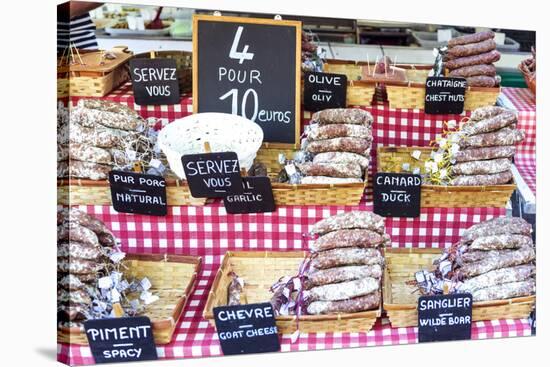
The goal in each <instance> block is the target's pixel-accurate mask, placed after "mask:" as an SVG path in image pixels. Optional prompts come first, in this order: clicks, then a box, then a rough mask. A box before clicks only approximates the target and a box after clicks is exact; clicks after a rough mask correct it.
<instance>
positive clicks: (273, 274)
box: [203, 251, 380, 334]
mask: <svg viewBox="0 0 550 367" xmlns="http://www.w3.org/2000/svg"><path fill="white" fill-rule="evenodd" d="M305 256H306V252H303V251H291V252H268V251H266V252H263V251H261V252H260V251H258V252H252V251H245V252H227V253H226V254H225V257H224V259H223V262H222V264H221V266H220V269H219V270H218V273H217V274H216V278H215V279H214V284H213V285H212V288H211V290H210V294H209V295H208V300H207V301H206V307H205V309H204V314H203V316H204V318H205V319H206V320H208V321H210V323H211V324H212V325H213V326H214V327H215V326H216V325H215V322H214V314H213V309H214V307H218V306H224V305H226V304H227V287H228V285H229V282H230V280H231V277H230V276H229V275H228V274H229V273H230V272H231V271H234V272H235V273H236V274H238V275H239V276H240V277H242V278H243V279H244V280H245V288H244V293H245V297H246V300H247V303H256V302H267V301H269V300H270V299H271V295H272V293H271V292H270V291H269V288H270V287H271V286H272V285H273V283H275V282H276V281H277V280H278V279H279V278H281V277H282V276H284V275H294V274H296V273H297V271H298V268H299V265H300V262H301V261H302V260H303V259H304V257H305ZM379 316H380V310H372V311H365V312H357V313H349V314H338V315H306V316H302V317H300V321H299V327H300V332H303V333H320V332H367V331H369V330H370V329H371V328H372V326H373V325H374V323H375V322H376V319H377V318H378V317H379ZM276 324H277V328H278V331H279V333H282V334H290V333H293V332H294V331H296V319H295V316H277V317H276Z"/></svg>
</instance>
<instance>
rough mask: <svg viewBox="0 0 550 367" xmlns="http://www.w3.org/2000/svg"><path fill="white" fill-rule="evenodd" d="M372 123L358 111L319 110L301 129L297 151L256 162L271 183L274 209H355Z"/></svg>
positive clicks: (364, 182) (364, 181)
mask: <svg viewBox="0 0 550 367" xmlns="http://www.w3.org/2000/svg"><path fill="white" fill-rule="evenodd" d="M372 121H373V119H372V116H371V114H370V113H369V112H367V111H364V110H361V109H358V108H337V109H328V110H323V111H319V112H316V113H314V114H313V116H312V121H311V124H310V125H308V126H307V127H306V131H305V134H304V135H305V137H304V139H303V141H302V149H301V150H299V151H291V152H290V153H291V154H288V153H289V152H287V154H285V153H282V152H279V155H278V158H277V161H274V157H273V155H270V156H269V155H268V156H265V155H264V156H261V157H260V160H258V159H257V162H258V163H263V164H264V165H265V167H266V171H267V172H268V174H269V175H270V176H271V178H272V187H273V194H274V197H275V202H276V204H278V205H355V204H358V203H359V201H360V200H361V198H362V197H363V193H364V191H365V187H366V185H367V180H368V172H367V171H368V166H369V163H370V149H371V144H372ZM266 158H267V159H266ZM274 174H276V176H275V175H274Z"/></svg>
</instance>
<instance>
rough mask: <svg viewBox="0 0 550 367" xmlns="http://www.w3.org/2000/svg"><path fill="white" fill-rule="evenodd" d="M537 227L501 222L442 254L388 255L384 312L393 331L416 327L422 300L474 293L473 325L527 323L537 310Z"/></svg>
mask: <svg viewBox="0 0 550 367" xmlns="http://www.w3.org/2000/svg"><path fill="white" fill-rule="evenodd" d="M530 232H531V226H530V225H529V224H528V223H527V222H525V221H524V220H523V219H521V218H510V217H500V218H495V219H492V220H489V221H486V222H483V223H480V224H476V225H474V226H472V227H470V228H469V229H468V230H466V231H465V232H464V234H463V236H462V238H461V240H460V241H459V242H457V243H456V244H455V245H453V246H452V247H451V248H449V249H446V250H444V251H443V253H442V251H441V250H439V249H387V250H386V264H387V265H386V269H385V273H384V310H385V311H386V313H387V315H388V317H389V319H390V322H391V324H392V327H408V326H416V325H417V323H418V312H417V300H418V297H419V296H420V295H422V294H425V295H437V294H442V293H445V292H449V293H455V292H456V293H464V292H467V293H471V294H472V297H473V300H474V304H473V309H472V317H473V321H481V320H497V319H524V318H527V317H529V314H530V313H531V311H532V310H533V307H534V304H535V278H534V277H535V265H534V261H535V250H534V245H533V241H532V239H531V233H530Z"/></svg>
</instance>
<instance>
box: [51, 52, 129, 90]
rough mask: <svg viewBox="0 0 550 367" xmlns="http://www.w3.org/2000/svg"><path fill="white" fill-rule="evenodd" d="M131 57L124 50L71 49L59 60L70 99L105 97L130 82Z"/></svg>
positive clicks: (60, 72) (59, 74)
mask: <svg viewBox="0 0 550 367" xmlns="http://www.w3.org/2000/svg"><path fill="white" fill-rule="evenodd" d="M131 57H132V53H131V52H129V51H128V49H127V48H126V47H124V46H120V47H115V48H113V49H111V50H108V51H85V50H78V49H76V48H74V47H70V48H69V47H68V48H66V49H65V50H64V51H63V54H62V55H61V57H60V58H59V60H58V66H57V75H58V79H68V82H69V95H70V96H78V97H103V96H105V95H106V94H108V93H110V92H111V91H112V90H114V89H115V88H117V87H118V86H119V85H121V84H123V83H125V82H126V81H127V80H128V78H129V73H128V68H127V63H128V61H129V59H130V58H131ZM64 90H65V88H63V89H62V91H64ZM59 91H60V90H59V86H58V93H59Z"/></svg>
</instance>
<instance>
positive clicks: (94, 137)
mask: <svg viewBox="0 0 550 367" xmlns="http://www.w3.org/2000/svg"><path fill="white" fill-rule="evenodd" d="M72 116H73V114H71V118H72ZM134 134H135V133H134V132H130V131H124V130H118V129H111V128H107V127H103V126H102V127H85V126H81V125H79V124H78V123H73V124H71V133H70V136H69V142H71V143H75V144H86V145H91V146H95V147H100V148H114V147H118V146H121V145H122V143H123V141H124V139H126V138H129V137H131V136H133V135H134Z"/></svg>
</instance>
